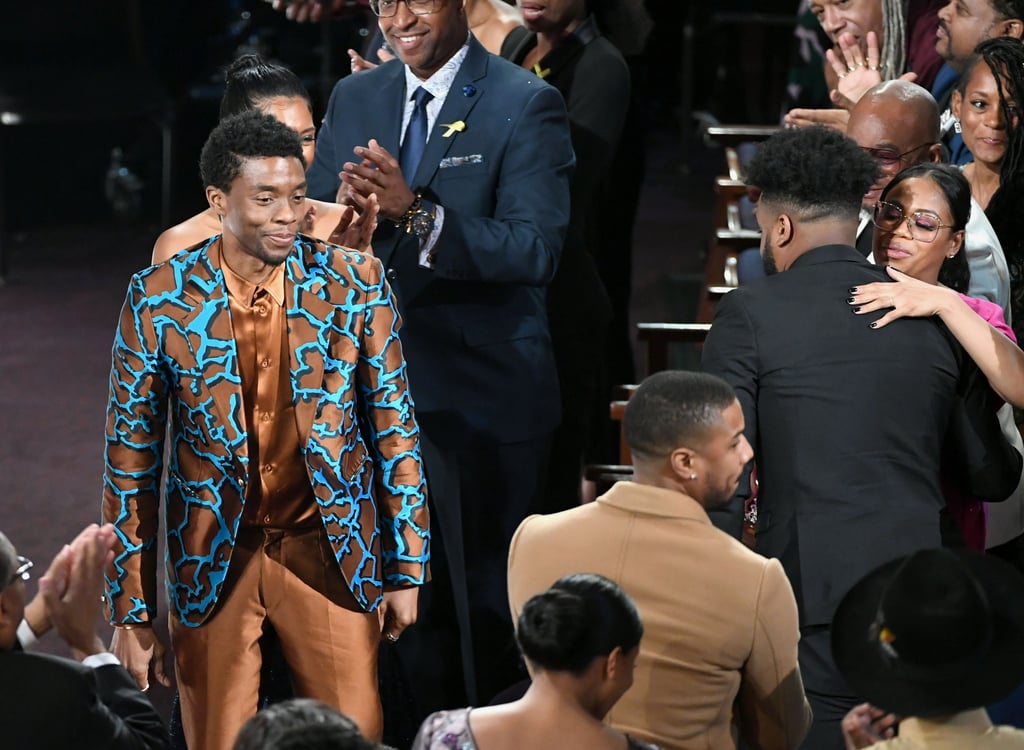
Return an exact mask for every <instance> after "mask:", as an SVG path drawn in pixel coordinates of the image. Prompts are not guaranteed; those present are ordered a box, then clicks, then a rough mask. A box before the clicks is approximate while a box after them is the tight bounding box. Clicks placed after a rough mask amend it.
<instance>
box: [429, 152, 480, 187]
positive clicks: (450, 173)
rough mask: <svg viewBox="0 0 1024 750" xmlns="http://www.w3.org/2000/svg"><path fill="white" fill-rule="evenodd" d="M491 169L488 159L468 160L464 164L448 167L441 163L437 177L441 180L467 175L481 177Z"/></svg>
mask: <svg viewBox="0 0 1024 750" xmlns="http://www.w3.org/2000/svg"><path fill="white" fill-rule="evenodd" d="M449 158H451V157H449ZM442 164H443V162H442ZM489 171H490V165H489V164H488V163H487V162H486V161H478V162H466V163H464V164H458V165H450V166H447V167H444V166H442V165H441V164H439V165H438V168H437V177H436V179H437V180H440V181H441V182H448V181H449V180H460V179H463V178H466V177H475V178H478V179H479V177H480V176H481V175H485V174H487V173H488V172H489Z"/></svg>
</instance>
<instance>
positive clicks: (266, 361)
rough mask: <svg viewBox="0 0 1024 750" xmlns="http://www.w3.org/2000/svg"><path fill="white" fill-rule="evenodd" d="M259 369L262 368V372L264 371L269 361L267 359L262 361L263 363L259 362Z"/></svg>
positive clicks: (268, 365)
mask: <svg viewBox="0 0 1024 750" xmlns="http://www.w3.org/2000/svg"><path fill="white" fill-rule="evenodd" d="M260 367H262V368H263V369H264V370H266V369H267V368H268V367H270V360H269V359H264V360H263V361H261V362H260Z"/></svg>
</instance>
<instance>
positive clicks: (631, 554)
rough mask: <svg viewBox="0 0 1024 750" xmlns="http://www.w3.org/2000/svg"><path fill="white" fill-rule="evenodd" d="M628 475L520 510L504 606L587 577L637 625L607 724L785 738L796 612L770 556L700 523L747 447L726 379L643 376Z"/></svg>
mask: <svg viewBox="0 0 1024 750" xmlns="http://www.w3.org/2000/svg"><path fill="white" fill-rule="evenodd" d="M623 431H624V437H625V440H626V443H627V444H628V445H629V448H630V451H631V452H632V455H633V466H634V471H635V475H634V481H633V482H619V483H618V484H616V485H614V486H613V487H612V489H611V490H610V491H609V492H607V493H606V494H604V495H602V496H601V497H599V498H598V499H597V500H596V501H595V502H593V503H590V504H588V505H584V506H581V507H578V508H573V509H571V510H567V511H563V512H561V513H555V514H553V515H549V516H530V517H529V518H527V519H526V520H525V521H524V522H523V523H522V525H521V526H520V527H519V530H518V531H517V532H516V535H515V537H514V539H513V541H512V547H511V550H510V552H509V561H508V565H509V570H508V575H509V602H510V604H511V608H512V613H513V615H514V616H518V614H519V611H520V610H521V608H522V606H523V604H524V603H525V602H526V600H527V599H529V598H530V597H531V596H533V595H534V594H536V593H538V592H541V591H544V590H546V589H547V588H548V587H549V586H550V585H551V584H552V583H553V582H554V581H555V580H557V579H558V578H560V577H561V576H564V575H567V574H570V573H574V572H593V573H600V574H601V575H604V576H606V577H608V578H610V579H612V580H614V581H615V582H616V583H618V584H619V585H620V586H622V588H623V589H624V590H625V591H626V592H627V593H628V594H629V595H630V596H631V597H632V598H633V599H634V601H635V602H636V605H637V607H638V609H639V610H640V615H641V617H642V618H643V621H644V638H643V641H642V642H641V644H640V656H639V658H638V659H637V664H636V675H635V677H634V681H633V687H632V688H630V689H629V690H628V691H627V692H626V694H625V695H624V696H623V697H622V699H621V700H620V701H619V702H618V703H617V704H616V705H615V707H614V708H613V709H612V710H611V712H610V713H609V714H608V721H609V722H610V723H611V724H612V725H613V726H614V727H616V728H617V729H620V730H622V731H623V732H627V733H629V734H630V735H635V736H637V737H640V738H642V739H645V740H648V741H650V742H654V743H656V744H658V745H659V746H661V747H664V748H670V749H673V750H683V749H684V748H706V747H714V748H735V747H737V743H738V740H739V738H741V737H742V738H743V740H744V741H745V742H746V743H747V744H748V745H749V746H750V747H757V748H762V750H783V749H785V748H795V747H796V746H797V745H798V744H799V743H800V741H801V740H802V739H803V736H804V734H805V733H806V731H807V728H808V726H809V725H810V719H811V716H810V709H809V707H808V705H807V701H806V699H805V698H804V692H803V686H802V684H801V679H800V672H799V670H798V669H797V661H796V658H797V641H798V639H799V635H798V631H797V611H796V602H795V601H794V599H793V592H792V589H791V588H790V585H789V582H788V581H787V580H786V576H785V574H784V573H783V571H782V566H781V565H779V562H778V561H777V560H768V559H765V558H764V557H761V556H760V555H758V554H756V553H754V552H751V551H750V550H748V549H747V548H746V547H744V546H743V545H742V544H741V543H740V542H739V541H737V540H735V539H732V538H730V537H729V536H728V535H726V534H724V533H722V532H721V531H719V530H718V529H716V528H714V527H713V526H712V525H711V521H710V520H709V518H708V514H707V510H708V509H711V508H715V507H717V506H719V505H721V504H722V503H726V502H728V501H729V499H730V497H731V496H732V494H733V492H735V490H736V486H737V483H738V482H739V479H740V476H741V474H742V473H743V470H744V467H745V466H746V464H747V462H748V461H750V459H751V456H752V455H753V454H752V452H751V449H750V444H749V443H748V442H747V440H746V438H745V437H744V434H743V411H742V409H741V408H740V405H739V402H738V401H737V400H736V396H735V394H734V393H733V391H732V389H731V388H730V387H729V386H728V385H727V384H726V383H724V382H723V381H722V380H720V379H719V378H716V377H714V376H711V375H705V374H703V373H693V372H675V371H668V372H661V373H658V374H656V375H652V376H651V377H649V378H647V379H646V380H645V381H644V382H643V383H642V384H641V385H640V387H639V388H638V389H637V391H636V393H635V394H633V397H632V398H631V399H630V401H629V404H628V405H627V406H626V415H625V419H624V422H623Z"/></svg>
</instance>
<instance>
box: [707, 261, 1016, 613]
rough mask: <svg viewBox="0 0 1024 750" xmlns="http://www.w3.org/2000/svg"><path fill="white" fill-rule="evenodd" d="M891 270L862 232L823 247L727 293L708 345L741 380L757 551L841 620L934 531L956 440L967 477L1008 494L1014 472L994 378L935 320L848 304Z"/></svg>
mask: <svg viewBox="0 0 1024 750" xmlns="http://www.w3.org/2000/svg"><path fill="white" fill-rule="evenodd" d="M887 280H888V278H887V277H886V275H885V273H884V271H882V270H881V269H878V268H876V267H874V266H871V265H869V264H868V263H867V262H866V261H865V260H864V258H862V257H861V256H860V254H859V253H858V252H857V251H856V250H855V249H854V248H853V247H849V246H845V245H829V246H825V247H820V248H816V249H814V250H812V251H810V252H808V253H806V254H805V255H803V256H801V257H800V258H798V259H797V260H796V261H795V262H794V263H793V264H792V266H791V267H790V268H789V270H787V271H785V272H784V273H780V274H777V275H775V276H771V277H768V278H766V279H763V280H761V281H760V282H757V283H754V284H751V285H749V286H745V287H741V288H739V289H737V290H735V291H733V292H730V293H729V294H728V295H726V297H725V298H724V299H723V300H722V301H721V302H720V303H719V305H718V309H717V312H716V314H715V318H714V322H713V324H712V327H711V333H710V334H709V336H708V339H707V342H706V344H705V346H704V353H703V364H704V369H705V370H706V371H708V372H711V373H714V374H716V375H719V376H721V377H723V378H724V379H725V380H726V381H728V382H729V383H730V384H731V385H732V386H733V388H735V389H736V393H737V396H738V398H739V400H740V403H741V405H742V406H743V413H744V418H745V419H746V434H747V438H748V439H749V441H750V444H751V445H752V446H753V447H754V454H755V457H756V458H755V460H756V463H757V471H758V480H759V492H758V512H759V518H758V527H757V551H758V552H761V553H762V554H764V555H766V556H770V557H777V558H779V560H780V561H781V562H782V564H783V567H784V568H785V569H786V573H787V574H788V575H789V578H790V581H791V582H792V584H793V589H794V592H795V594H796V596H797V602H798V604H799V605H800V615H801V624H802V625H821V624H827V623H829V622H831V619H832V615H833V613H834V611H835V608H836V606H837V605H838V603H839V600H840V599H841V598H842V596H843V595H844V594H845V593H846V592H847V591H848V590H849V589H850V587H851V586H852V585H853V584H854V583H855V582H856V581H858V580H859V579H860V578H861V577H863V576H864V575H865V574H866V573H868V572H869V571H871V570H872V569H874V568H875V567H877V566H879V565H881V564H882V563H884V562H886V561H888V560H891V559H893V558H895V557H898V556H901V555H905V554H908V553H910V552H912V551H915V550H918V549H923V548H927V547H937V546H939V545H940V543H941V535H940V511H941V509H942V508H943V506H944V504H945V501H944V499H943V495H942V492H941V490H940V481H939V472H940V465H941V464H942V458H941V457H942V454H943V450H944V447H946V446H947V444H950V445H952V446H953V450H954V451H955V452H956V455H955V456H954V460H953V462H952V463H960V464H965V463H970V464H971V466H969V467H967V468H968V471H967V472H966V473H964V475H963V476H962V477H961V478H963V480H964V482H963V485H962V486H963V487H964V489H967V490H970V491H971V492H972V494H974V495H980V496H984V497H986V498H988V497H991V498H992V499H999V500H1001V499H1003V498H1005V497H1006V496H1007V495H1009V493H1010V492H1011V491H1012V490H1013V488H1014V487H1015V486H1016V481H1017V478H1018V477H1019V471H1020V457H1019V455H1018V454H1017V453H1016V451H1011V452H1006V451H1005V450H1004V447H1005V442H1004V441H1002V438H1001V434H1000V433H999V432H998V424H997V423H996V419H995V410H994V408H993V406H992V405H991V403H990V402H989V400H988V395H987V384H986V383H985V381H984V378H978V377H976V373H977V368H976V366H974V364H973V362H972V361H971V360H970V359H969V358H968V357H967V356H966V355H965V353H964V352H963V350H962V349H961V348H960V347H959V345H957V344H956V342H955V341H954V340H953V339H952V337H951V336H950V335H949V333H948V331H947V330H946V329H945V327H944V326H943V325H941V323H939V322H938V321H937V319H930V318H929V319H901V320H898V321H896V322H894V323H892V324H890V325H888V326H886V327H884V328H882V329H880V330H872V329H871V328H869V327H868V324H869V323H870V322H871V321H872V320H875V319H877V318H878V317H881V315H880V314H872V315H867V316H859V315H854V314H853V313H852V311H851V309H850V306H849V305H848V304H847V302H846V299H847V298H848V297H849V296H850V291H849V290H850V287H853V286H856V285H858V284H866V283H869V282H873V281H887ZM951 423H955V424H956V426H957V430H956V431H954V432H950V430H949V427H950V425H951ZM965 430H966V431H977V430H981V432H976V434H975V435H973V436H967V437H962V436H961V435H958V434H957V433H962V432H963V431H965ZM953 437H959V438H961V439H959V440H954V441H953V442H952V443H950V442H949V441H950V440H951V439H952V438H953ZM986 441H988V442H986ZM971 446H974V447H973V448H972V447H971ZM987 447H991V448H992V449H993V450H985V448H987ZM975 448H982V449H981V450H975ZM993 458H996V459H997V460H995V461H991V459H993ZM985 461H990V463H989V464H988V465H987V466H981V465H979V462H982V463H983V462H985ZM1014 471H1016V472H1017V473H1016V474H1014V473H1013V472H1014ZM1004 490H1005V492H1004ZM999 493H1003V494H1002V495H1001V496H1000V497H995V495H998V494H999ZM747 496H749V482H747V481H744V482H741V490H740V492H739V493H738V497H737V498H734V500H733V503H732V504H731V506H730V508H729V509H727V511H726V512H725V513H715V514H713V516H714V518H715V520H716V524H717V525H719V526H721V527H724V528H726V529H727V530H728V531H730V532H731V533H733V534H738V532H739V520H740V518H739V516H740V513H739V510H740V509H741V508H742V501H743V499H745V497H747Z"/></svg>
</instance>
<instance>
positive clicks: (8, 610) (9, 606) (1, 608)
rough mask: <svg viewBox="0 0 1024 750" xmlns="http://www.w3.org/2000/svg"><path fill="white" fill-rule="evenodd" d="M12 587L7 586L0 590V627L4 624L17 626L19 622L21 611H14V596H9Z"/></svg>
mask: <svg viewBox="0 0 1024 750" xmlns="http://www.w3.org/2000/svg"><path fill="white" fill-rule="evenodd" d="M12 588H13V587H11V586H8V587H7V588H6V589H4V590H3V591H0V627H3V626H5V625H14V627H17V626H18V624H19V623H20V622H21V618H22V612H15V611H14V609H15V607H14V597H13V596H11V589H12Z"/></svg>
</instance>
